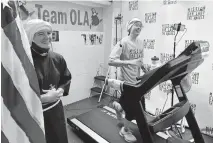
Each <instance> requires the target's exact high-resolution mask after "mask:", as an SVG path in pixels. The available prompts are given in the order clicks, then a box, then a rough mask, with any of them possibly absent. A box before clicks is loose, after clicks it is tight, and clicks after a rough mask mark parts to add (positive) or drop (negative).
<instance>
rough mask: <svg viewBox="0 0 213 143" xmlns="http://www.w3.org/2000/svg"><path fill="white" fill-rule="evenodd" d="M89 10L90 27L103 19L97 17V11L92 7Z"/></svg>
mask: <svg viewBox="0 0 213 143" xmlns="http://www.w3.org/2000/svg"><path fill="white" fill-rule="evenodd" d="M91 11H92V16H91V18H92V22H91V24H90V29H91V28H92V27H93V26H98V25H99V23H101V22H102V21H103V19H99V17H98V12H97V11H96V10H95V9H94V8H92V9H91Z"/></svg>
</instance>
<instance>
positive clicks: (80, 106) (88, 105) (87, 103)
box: [64, 95, 213, 143]
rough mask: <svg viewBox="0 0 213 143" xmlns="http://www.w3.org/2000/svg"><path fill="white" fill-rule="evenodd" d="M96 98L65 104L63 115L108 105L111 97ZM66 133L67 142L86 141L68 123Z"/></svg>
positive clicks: (77, 113) (74, 114)
mask: <svg viewBox="0 0 213 143" xmlns="http://www.w3.org/2000/svg"><path fill="white" fill-rule="evenodd" d="M98 98H99V96H93V97H91V98H87V99H84V100H81V101H78V102H75V103H73V104H70V105H67V106H65V107H64V110H65V117H66V118H68V117H75V116H78V115H80V114H83V113H86V112H88V111H90V110H92V109H94V108H97V107H98V106H100V105H107V106H109V107H110V105H111V104H110V103H111V98H110V97H109V96H107V95H105V96H103V97H102V100H101V102H100V103H98ZM67 134H68V140H69V143H86V142H84V141H83V140H82V139H81V138H80V137H78V136H77V134H75V133H74V132H73V130H72V129H71V127H70V126H69V125H68V124H67ZM189 134H190V133H189ZM187 136H188V137H189V136H191V135H187ZM188 137H186V138H188ZM206 137H207V138H206V139H208V140H205V141H206V142H207V143H210V142H212V140H213V138H211V137H210V136H206Z"/></svg>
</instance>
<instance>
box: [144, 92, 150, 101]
mask: <svg viewBox="0 0 213 143" xmlns="http://www.w3.org/2000/svg"><path fill="white" fill-rule="evenodd" d="M150 96H151V91H149V92H148V93H146V94H145V95H144V97H145V99H147V100H150Z"/></svg>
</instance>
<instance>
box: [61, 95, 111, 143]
mask: <svg viewBox="0 0 213 143" xmlns="http://www.w3.org/2000/svg"><path fill="white" fill-rule="evenodd" d="M98 98H99V96H93V97H91V98H87V99H84V100H81V101H79V102H76V103H73V104H70V105H67V106H65V107H64V110H65V117H66V118H67V117H75V116H78V115H80V114H83V113H86V112H88V111H90V110H92V109H94V108H97V107H98V106H99V105H109V103H110V98H109V96H107V95H105V96H103V97H102V99H101V102H100V103H98V102H97V101H98ZM67 134H68V140H69V143H85V142H84V141H83V140H81V139H80V138H79V137H78V136H77V135H76V134H75V133H74V132H73V131H72V129H71V127H70V126H69V125H68V124H67Z"/></svg>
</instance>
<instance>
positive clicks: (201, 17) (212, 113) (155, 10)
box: [113, 0, 213, 136]
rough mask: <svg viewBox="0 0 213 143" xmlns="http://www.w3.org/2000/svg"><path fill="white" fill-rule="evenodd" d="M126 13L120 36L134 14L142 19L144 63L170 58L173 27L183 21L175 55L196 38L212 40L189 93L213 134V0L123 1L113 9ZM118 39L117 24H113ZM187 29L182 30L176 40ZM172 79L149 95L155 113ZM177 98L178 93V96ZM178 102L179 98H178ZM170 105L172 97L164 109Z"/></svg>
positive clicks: (201, 122)
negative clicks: (183, 26)
mask: <svg viewBox="0 0 213 143" xmlns="http://www.w3.org/2000/svg"><path fill="white" fill-rule="evenodd" d="M119 13H121V14H122V16H123V23H122V24H121V25H119V26H118V36H119V37H118V38H122V37H124V36H126V35H127V32H126V22H127V21H129V20H131V19H132V18H133V17H138V18H140V19H141V20H142V22H143V25H144V28H143V29H142V32H141V35H140V38H141V39H143V40H144V52H145V54H144V55H145V57H144V62H145V64H146V65H147V66H150V65H151V57H153V56H157V57H159V58H160V61H161V63H162V64H163V63H165V62H166V61H168V60H170V59H171V57H172V54H173V42H174V36H175V34H176V33H175V31H174V30H172V29H171V28H170V27H171V26H172V24H174V23H179V22H181V23H182V24H184V25H185V26H186V28H187V32H186V33H185V35H184V36H183V38H182V39H181V40H180V42H179V43H178V45H177V47H176V56H177V55H178V54H179V53H180V52H181V51H183V50H184V48H185V47H186V46H187V45H188V44H189V43H191V42H192V41H193V40H205V41H208V42H209V43H210V51H209V56H208V57H207V58H206V59H205V61H204V62H203V64H202V65H201V66H199V67H198V68H197V69H195V71H193V73H191V79H192V83H193V85H192V88H191V90H190V91H189V92H188V93H187V96H188V99H189V100H190V103H191V108H192V109H193V111H194V114H195V117H196V119H197V121H198V124H199V127H200V129H201V130H202V132H204V133H206V134H209V135H211V136H213V96H212V92H213V89H212V88H213V81H212V79H213V50H212V45H213V38H212V31H213V27H212V25H213V2H211V1H178V0H158V1H122V2H120V9H115V10H114V16H117V15H118V14H119ZM113 31H114V35H113V39H114V38H115V25H114V26H113ZM183 34H184V32H179V34H178V36H177V41H178V40H179V39H180V38H181V36H182V35H183ZM170 88H171V84H170V82H169V81H168V82H165V83H162V84H161V85H159V86H157V87H156V88H154V89H153V90H152V91H151V93H149V94H147V96H146V108H147V110H148V111H149V112H151V113H152V114H155V115H157V114H160V113H161V112H162V109H163V106H164V103H165V101H166V98H167V94H166V92H167V90H168V89H170ZM175 97H176V95H175ZM175 101H176V102H177V98H176V99H175ZM170 105H171V96H169V98H168V100H167V102H166V107H165V108H164V111H165V110H166V109H168V108H169V107H170Z"/></svg>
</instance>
